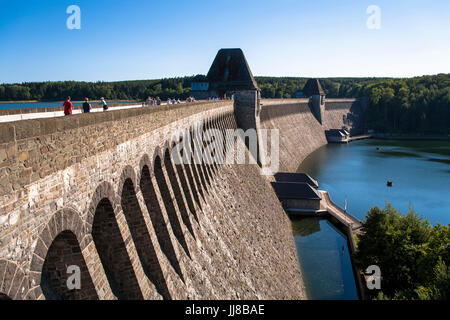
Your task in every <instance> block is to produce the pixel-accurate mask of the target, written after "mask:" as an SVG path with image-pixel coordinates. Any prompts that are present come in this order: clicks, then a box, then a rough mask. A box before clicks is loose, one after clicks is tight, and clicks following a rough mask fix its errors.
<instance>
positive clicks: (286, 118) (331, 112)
mask: <svg viewBox="0 0 450 320" xmlns="http://www.w3.org/2000/svg"><path fill="white" fill-rule="evenodd" d="M365 103H366V102H365V100H364V99H326V103H325V112H324V115H323V116H322V124H321V123H320V122H319V121H318V120H317V119H316V117H315V116H314V115H313V113H312V112H311V109H310V107H309V99H285V100H283V99H264V100H262V106H261V112H260V115H259V126H260V128H263V129H279V144H280V151H279V152H280V170H279V171H281V172H296V171H297V168H298V167H299V165H300V164H301V163H302V161H303V160H304V159H305V158H306V157H307V156H308V155H309V154H311V153H312V152H313V151H315V150H316V149H318V148H320V147H321V146H323V145H325V144H327V139H326V136H325V130H329V129H341V128H342V127H343V126H346V127H347V128H349V129H350V132H351V133H352V134H358V133H359V131H360V116H361V114H362V112H363V110H364V108H365ZM268 143H269V145H270V135H269V137H268Z"/></svg>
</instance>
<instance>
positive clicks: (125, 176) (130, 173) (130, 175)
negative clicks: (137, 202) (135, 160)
mask: <svg viewBox="0 0 450 320" xmlns="http://www.w3.org/2000/svg"><path fill="white" fill-rule="evenodd" d="M127 180H131V183H132V184H133V186H136V185H137V181H138V180H137V176H136V172H135V171H134V169H133V167H132V166H130V165H127V166H125V167H124V168H123V169H122V174H121V175H120V179H119V185H118V187H117V194H118V195H119V197H120V201H121V202H120V204H122V202H123V199H122V198H123V197H122V195H123V187H124V184H125V182H126V181H127Z"/></svg>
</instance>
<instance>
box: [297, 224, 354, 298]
mask: <svg viewBox="0 0 450 320" xmlns="http://www.w3.org/2000/svg"><path fill="white" fill-rule="evenodd" d="M292 229H293V233H294V241H295V246H296V248H297V256H298V257H299V264H300V268H301V270H302V275H303V281H304V283H305V287H306V291H307V294H308V298H309V299H313V300H357V299H358V292H357V289H356V284H355V278H354V275H353V270H352V265H351V261H350V255H349V250H348V247H347V238H346V236H345V235H344V234H342V233H341V232H340V231H339V230H338V229H336V228H335V227H334V225H332V224H331V223H330V222H329V221H328V220H326V219H318V218H303V219H295V220H292Z"/></svg>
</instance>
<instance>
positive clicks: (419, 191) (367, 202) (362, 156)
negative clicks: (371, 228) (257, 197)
mask: <svg viewBox="0 0 450 320" xmlns="http://www.w3.org/2000/svg"><path fill="white" fill-rule="evenodd" d="M377 148H378V149H377ZM298 171H299V172H306V173H308V174H310V175H311V176H312V177H313V178H315V179H317V181H318V182H319V189H322V190H327V191H329V193H330V196H331V198H332V200H333V201H334V202H336V203H337V204H338V205H339V206H341V207H344V204H345V200H347V210H348V211H349V212H350V213H351V214H353V215H354V216H356V217H358V218H360V219H365V216H366V213H367V212H368V211H369V209H370V208H371V207H373V206H379V207H382V208H383V207H384V206H385V201H388V202H390V203H392V204H393V206H394V207H395V208H396V209H399V210H400V211H401V212H402V213H406V212H407V211H408V207H409V206H411V207H412V206H413V207H414V209H415V211H416V212H418V213H419V214H421V215H422V216H423V217H424V218H427V219H429V221H430V223H432V224H435V223H437V222H439V223H441V224H449V223H450V141H400V140H397V141H395V140H373V139H370V140H359V141H354V142H351V143H349V144H328V145H325V146H323V147H322V148H320V149H318V150H316V151H315V152H313V153H312V154H311V155H310V156H309V157H307V158H306V159H305V161H303V163H302V164H301V165H300V167H299V169H298ZM388 180H391V181H393V187H387V186H386V182H387V181H388ZM292 227H293V231H294V241H295V245H296V248H297V256H298V258H299V264H300V268H301V270H302V272H303V281H304V283H305V287H306V290H307V294H308V297H309V299H322V300H323V299H335V300H346V299H358V294H357V290H356V284H355V279H354V275H353V269H352V265H351V260H350V257H349V251H348V247H347V239H346V236H345V235H343V234H342V233H341V232H340V231H339V230H337V229H336V228H335V227H334V226H333V225H332V224H331V223H330V222H329V221H328V220H326V219H318V218H304V219H298V220H292Z"/></svg>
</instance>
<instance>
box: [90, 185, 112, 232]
mask: <svg viewBox="0 0 450 320" xmlns="http://www.w3.org/2000/svg"><path fill="white" fill-rule="evenodd" d="M103 199H108V201H109V202H110V204H111V206H112V208H113V210H114V212H117V208H118V203H119V201H118V199H117V196H116V193H115V192H114V188H113V187H112V185H111V184H110V183H108V182H106V181H103V182H101V183H100V184H99V185H98V186H97V188H96V189H95V191H94V194H93V196H92V200H91V205H90V206H89V209H88V214H87V217H86V222H87V227H88V228H87V230H86V233H92V224H93V221H94V216H95V212H96V210H97V207H98V205H99V203H100V201H102V200H103Z"/></svg>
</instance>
